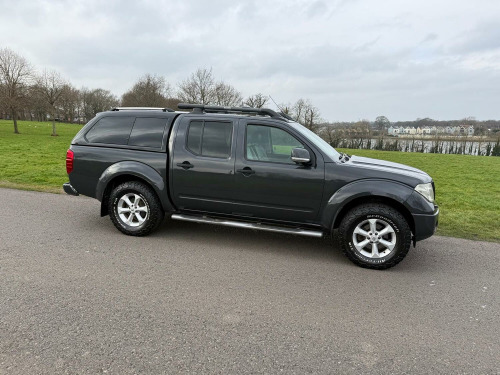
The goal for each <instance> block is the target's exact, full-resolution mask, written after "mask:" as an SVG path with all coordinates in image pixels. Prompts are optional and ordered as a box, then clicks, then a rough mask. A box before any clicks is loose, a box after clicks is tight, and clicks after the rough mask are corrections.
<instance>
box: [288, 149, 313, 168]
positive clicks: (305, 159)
mask: <svg viewBox="0 0 500 375" xmlns="http://www.w3.org/2000/svg"><path fill="white" fill-rule="evenodd" d="M291 157H292V161H294V162H295V163H297V164H306V163H309V162H310V161H311V155H309V151H307V150H306V149H305V148H299V147H296V148H294V149H292V155H291Z"/></svg>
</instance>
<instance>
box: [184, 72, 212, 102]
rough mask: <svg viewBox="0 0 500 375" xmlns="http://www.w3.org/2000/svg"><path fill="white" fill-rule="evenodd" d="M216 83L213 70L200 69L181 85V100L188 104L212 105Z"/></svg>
mask: <svg viewBox="0 0 500 375" xmlns="http://www.w3.org/2000/svg"><path fill="white" fill-rule="evenodd" d="M214 92H215V81H214V78H213V75H212V69H211V68H210V69H198V70H197V71H196V72H194V73H193V74H191V76H190V77H189V78H188V79H186V80H184V81H182V82H181V84H180V85H179V92H178V96H179V98H180V99H181V100H182V101H183V102H186V103H198V104H212V103H213V102H214V101H215V99H214Z"/></svg>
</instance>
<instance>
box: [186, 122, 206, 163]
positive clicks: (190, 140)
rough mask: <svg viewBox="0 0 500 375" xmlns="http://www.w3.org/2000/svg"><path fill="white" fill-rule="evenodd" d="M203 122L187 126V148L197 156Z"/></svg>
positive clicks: (199, 149) (199, 153) (199, 148)
mask: <svg viewBox="0 0 500 375" xmlns="http://www.w3.org/2000/svg"><path fill="white" fill-rule="evenodd" d="M202 131H203V121H192V122H191V123H190V124H189V130H188V137H187V147H188V149H190V150H191V151H192V152H194V153H195V154H197V155H201V134H202Z"/></svg>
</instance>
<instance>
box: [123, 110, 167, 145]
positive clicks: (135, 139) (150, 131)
mask: <svg viewBox="0 0 500 375" xmlns="http://www.w3.org/2000/svg"><path fill="white" fill-rule="evenodd" d="M167 121H168V120H167V119H166V118H161V117H137V118H136V119H135V123H134V128H133V129H132V133H131V134H130V139H129V142H128V144H129V145H130V146H139V147H152V148H161V145H162V142H163V131H164V130H165V125H166V124H167Z"/></svg>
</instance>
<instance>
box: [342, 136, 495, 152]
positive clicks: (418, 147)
mask: <svg viewBox="0 0 500 375" xmlns="http://www.w3.org/2000/svg"><path fill="white" fill-rule="evenodd" d="M337 143H338V144H337V145H336V146H335V147H339V148H355V149H356V148H357V149H365V150H386V151H404V152H424V153H430V152H432V153H439V154H464V155H482V156H485V155H490V154H491V150H492V149H493V147H494V146H495V144H496V142H495V141H491V140H490V141H478V140H474V141H471V140H465V139H464V140H461V139H446V140H444V139H439V140H436V139H413V138H392V137H390V138H368V139H354V138H352V139H342V140H340V141H339V142H337Z"/></svg>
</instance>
